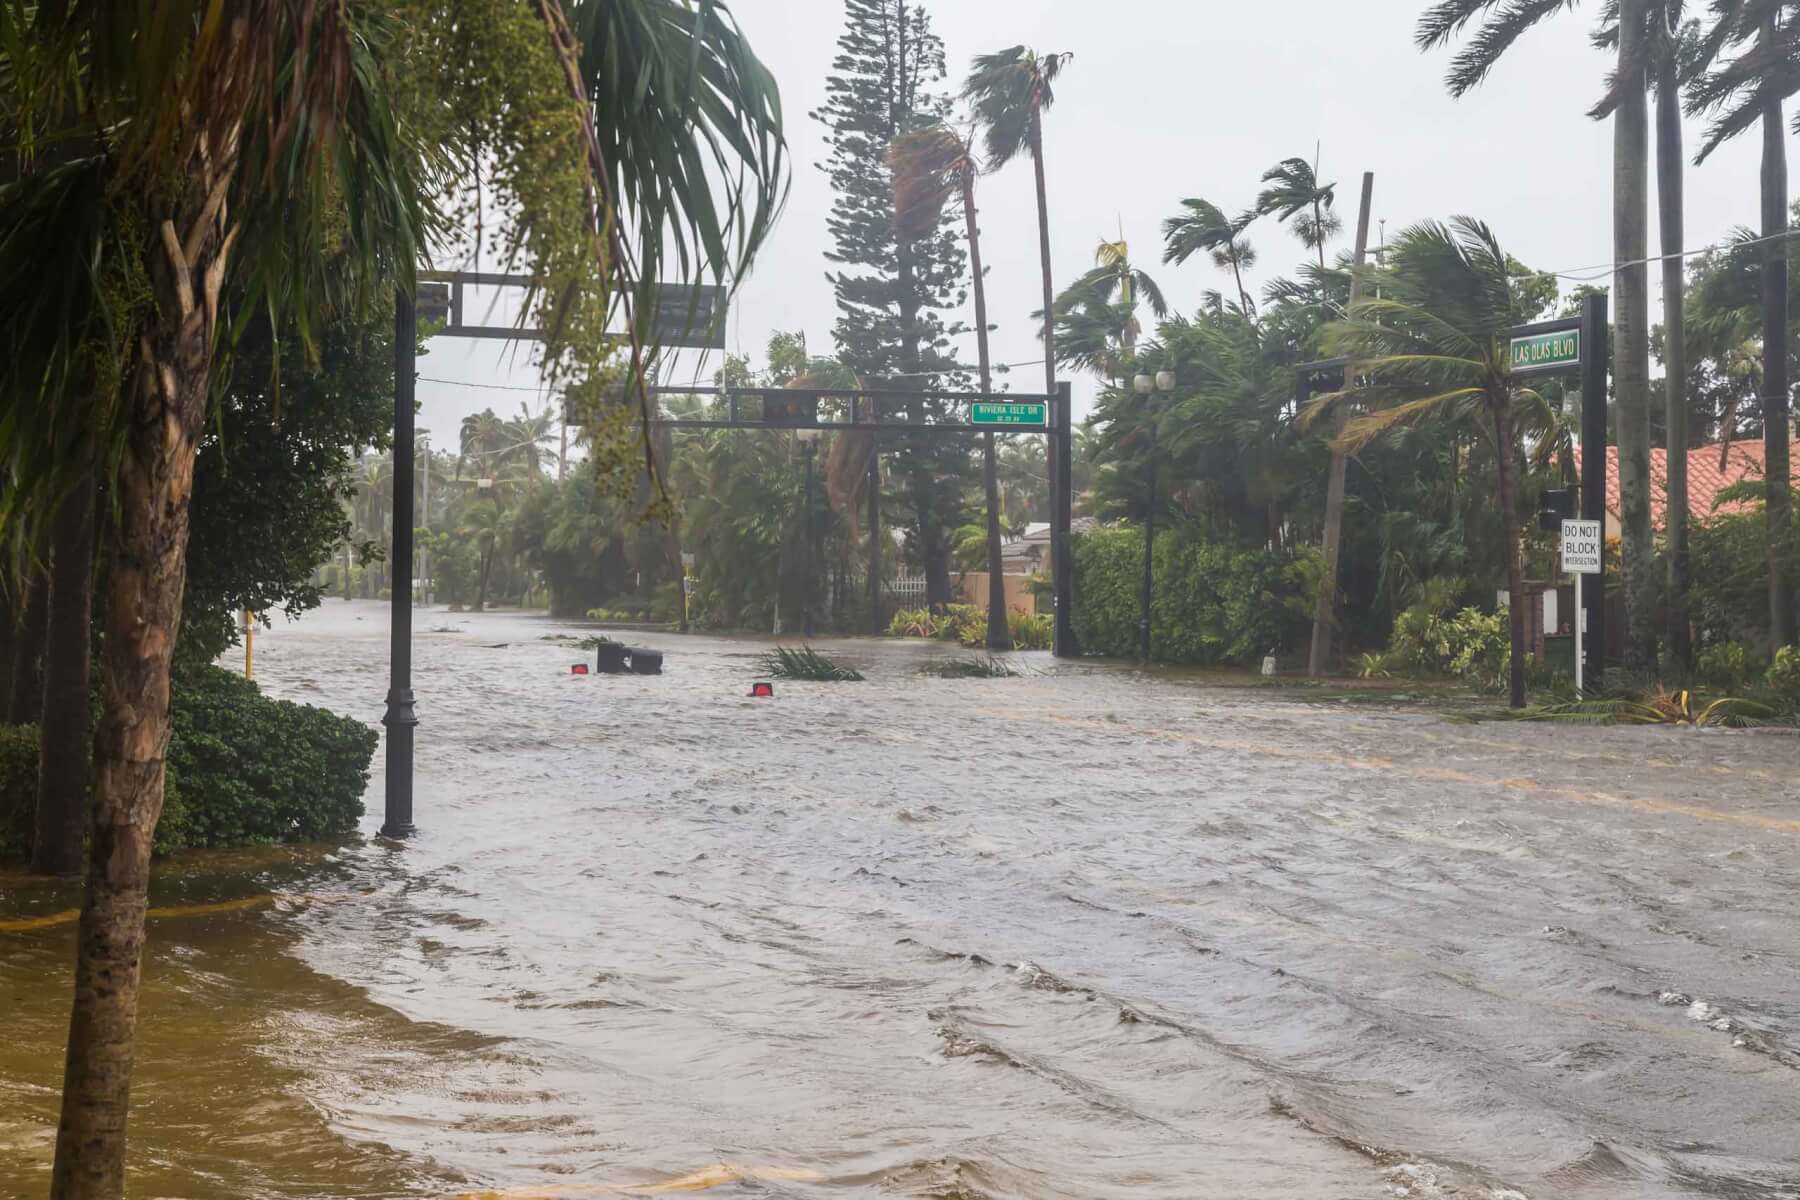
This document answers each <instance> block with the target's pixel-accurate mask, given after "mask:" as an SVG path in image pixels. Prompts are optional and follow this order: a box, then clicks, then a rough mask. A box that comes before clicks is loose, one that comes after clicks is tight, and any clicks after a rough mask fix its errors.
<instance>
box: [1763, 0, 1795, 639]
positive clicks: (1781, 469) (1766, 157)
mask: <svg viewBox="0 0 1800 1200" xmlns="http://www.w3.org/2000/svg"><path fill="white" fill-rule="evenodd" d="M1757 40H1758V41H1759V42H1760V43H1761V45H1762V47H1763V48H1764V49H1765V50H1766V51H1767V52H1769V53H1771V54H1774V53H1776V52H1777V47H1776V29H1775V18H1774V17H1773V16H1771V17H1769V18H1768V19H1767V20H1765V21H1764V22H1763V27H1762V31H1761V34H1760V36H1759V37H1758V39H1757ZM1762 132H1763V157H1762V235H1763V237H1764V238H1765V239H1767V240H1765V241H1764V242H1763V269H1762V338H1763V387H1762V391H1763V471H1764V477H1765V479H1766V481H1767V486H1768V501H1767V505H1766V508H1765V514H1766V517H1767V520H1768V537H1769V642H1770V645H1771V649H1772V651H1773V649H1779V648H1780V647H1782V646H1786V645H1789V644H1791V643H1793V642H1794V641H1795V640H1796V634H1795V628H1794V589H1793V585H1792V584H1791V583H1790V582H1789V579H1788V570H1789V569H1790V562H1789V558H1790V556H1791V553H1792V531H1791V529H1790V526H1791V524H1792V522H1793V518H1794V514H1793V495H1792V492H1791V491H1790V478H1789V477H1790V474H1791V471H1790V467H1789V462H1788V437H1789V430H1788V386H1789V385H1788V352H1789V347H1788V260H1787V254H1788V247H1787V238H1786V234H1787V228H1788V209H1787V206H1788V194H1787V141H1786V138H1787V123H1786V122H1785V121H1783V120H1782V115H1781V94H1780V93H1779V92H1776V91H1773V90H1771V91H1770V92H1769V94H1768V95H1767V97H1766V98H1765V99H1764V101H1763V116H1762Z"/></svg>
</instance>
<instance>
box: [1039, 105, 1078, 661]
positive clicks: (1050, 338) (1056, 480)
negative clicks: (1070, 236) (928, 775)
mask: <svg viewBox="0 0 1800 1200" xmlns="http://www.w3.org/2000/svg"><path fill="white" fill-rule="evenodd" d="M1030 149H1031V170H1032V175H1033V177H1034V179H1035V181H1036V185H1037V211H1038V264H1039V266H1040V267H1041V268H1042V271H1043V284H1044V395H1045V396H1046V397H1054V396H1055V395H1056V284H1055V281H1054V279H1053V277H1052V274H1051V268H1050V194H1049V191H1048V189H1047V188H1046V187H1045V185H1044V118H1043V114H1042V113H1041V112H1039V111H1038V110H1037V109H1035V108H1033V109H1032V110H1031V133H1030ZM1051 403H1052V404H1054V400H1052V401H1051ZM1069 432H1070V434H1071V436H1072V435H1073V430H1071V431H1069ZM1052 441H1054V439H1052ZM1048 450H1049V454H1047V455H1046V456H1045V457H1046V459H1047V460H1048V461H1047V462H1046V464H1045V468H1046V469H1045V472H1044V473H1045V478H1046V480H1047V482H1048V483H1049V485H1050V512H1051V513H1052V514H1053V515H1052V520H1054V519H1055V517H1054V514H1055V513H1056V512H1057V507H1056V498H1057V496H1059V495H1061V494H1062V492H1061V489H1062V488H1063V487H1065V486H1067V485H1066V484H1065V483H1064V481H1063V479H1062V472H1061V471H1059V470H1058V469H1057V462H1056V447H1055V446H1054V445H1051V446H1049V447H1048ZM1065 542H1066V539H1065ZM1071 549H1072V548H1071V547H1070V546H1068V545H1066V544H1058V543H1057V542H1056V541H1055V540H1054V539H1052V542H1051V545H1050V557H1051V562H1052V564H1054V563H1055V562H1059V561H1063V556H1064V555H1066V554H1069V553H1070V552H1071ZM1066 620H1068V621H1072V620H1073V614H1071V615H1070V616H1069V617H1068V618H1066ZM1064 649H1065V647H1061V646H1059V647H1057V651H1058V653H1061V652H1062V651H1063V650H1064ZM1066 649H1068V650H1069V652H1070V653H1076V652H1077V651H1076V648H1075V647H1073V646H1070V647H1066Z"/></svg>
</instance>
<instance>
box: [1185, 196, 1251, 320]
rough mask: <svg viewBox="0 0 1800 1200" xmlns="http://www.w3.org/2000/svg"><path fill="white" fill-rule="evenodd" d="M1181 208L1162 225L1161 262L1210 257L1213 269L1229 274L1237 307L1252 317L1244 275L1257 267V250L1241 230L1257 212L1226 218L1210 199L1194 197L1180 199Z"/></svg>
mask: <svg viewBox="0 0 1800 1200" xmlns="http://www.w3.org/2000/svg"><path fill="white" fill-rule="evenodd" d="M1181 207H1182V208H1183V209H1185V210H1186V211H1185V212H1183V213H1182V214H1181V215H1179V216H1174V217H1170V218H1169V219H1168V220H1166V221H1164V222H1163V245H1164V249H1163V262H1165V263H1169V264H1173V265H1176V266H1179V265H1180V264H1182V263H1185V262H1186V261H1187V260H1188V259H1190V258H1192V257H1193V256H1194V255H1196V254H1198V253H1200V252H1201V251H1205V252H1207V253H1208V254H1210V255H1212V263H1213V266H1215V267H1217V268H1218V269H1219V270H1221V271H1226V270H1229V271H1230V272H1231V278H1232V280H1233V282H1235V283H1236V284H1237V293H1238V307H1239V308H1240V309H1241V310H1242V311H1243V314H1244V315H1245V316H1247V317H1248V316H1251V315H1252V314H1254V313H1255V312H1256V307H1255V305H1253V304H1251V302H1250V293H1249V292H1247V291H1245V290H1244V272H1245V271H1247V270H1249V269H1250V268H1251V267H1254V266H1255V265H1256V248H1255V247H1254V246H1252V245H1251V244H1250V241H1249V239H1248V238H1246V237H1244V231H1245V230H1246V229H1248V228H1249V227H1250V223H1251V222H1252V221H1254V220H1256V218H1257V215H1258V214H1257V212H1256V210H1254V209H1252V210H1251V211H1249V212H1246V213H1242V214H1240V215H1239V216H1236V217H1227V216H1226V215H1225V214H1224V212H1223V211H1221V210H1220V209H1219V207H1218V206H1217V205H1215V204H1213V203H1212V202H1211V201H1210V200H1201V199H1197V198H1195V199H1188V200H1183V201H1182V202H1181Z"/></svg>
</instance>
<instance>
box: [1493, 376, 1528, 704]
mask: <svg viewBox="0 0 1800 1200" xmlns="http://www.w3.org/2000/svg"><path fill="white" fill-rule="evenodd" d="M1493 411H1494V467H1495V474H1496V476H1497V477H1498V479H1499V501H1500V530H1501V538H1502V542H1503V546H1502V553H1504V554H1505V555H1506V595H1507V612H1508V616H1509V617H1510V621H1511V625H1512V636H1511V639H1510V641H1511V652H1510V654H1509V655H1508V659H1509V661H1508V666H1507V672H1506V678H1507V703H1508V704H1510V705H1511V706H1512V707H1513V708H1524V707H1525V568H1524V564H1523V561H1522V559H1521V554H1520V548H1519V514H1518V513H1517V512H1515V511H1513V444H1512V422H1511V420H1510V419H1509V418H1508V415H1507V412H1506V409H1505V408H1503V407H1495V408H1494V410H1493Z"/></svg>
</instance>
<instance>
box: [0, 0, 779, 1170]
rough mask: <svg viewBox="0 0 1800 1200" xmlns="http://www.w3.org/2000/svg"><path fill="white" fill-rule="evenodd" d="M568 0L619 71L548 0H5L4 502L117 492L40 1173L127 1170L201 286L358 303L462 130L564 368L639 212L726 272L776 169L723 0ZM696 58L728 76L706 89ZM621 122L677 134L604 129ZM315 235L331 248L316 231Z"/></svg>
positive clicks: (594, 363) (403, 247)
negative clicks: (82, 144) (90, 468)
mask: <svg viewBox="0 0 1800 1200" xmlns="http://www.w3.org/2000/svg"><path fill="white" fill-rule="evenodd" d="M586 7H587V9H589V10H591V11H588V12H585V13H584V15H585V16H586V18H587V19H586V21H585V22H584V25H583V32H584V34H586V35H588V37H587V48H588V49H589V50H590V51H592V50H594V49H596V43H598V49H599V50H600V51H601V52H602V53H603V54H606V55H608V57H605V58H603V59H602V60H601V61H603V62H606V63H608V64H611V65H610V66H609V67H608V69H606V70H604V71H596V73H595V75H594V76H593V78H594V79H595V80H606V81H608V82H609V83H610V85H611V86H613V87H616V88H618V89H619V93H618V94H619V95H620V96H623V97H625V99H624V101H623V102H621V103H617V104H614V103H611V102H606V103H600V102H595V103H590V98H589V96H588V95H587V93H586V91H585V90H584V88H585V87H586V86H587V82H588V81H586V80H584V78H583V76H582V74H581V72H580V69H579V64H578V62H577V60H576V57H575V55H576V49H577V47H576V43H575V41H574V38H573V36H572V34H571V33H570V30H569V28H568V24H567V22H566V20H565V18H564V15H563V11H562V7H561V5H560V3H559V2H558V0H533V2H532V3H530V4H521V3H511V2H508V0H461V2H460V3H458V4H455V5H445V4H441V3H435V2H431V0H398V2H392V0H390V2H384V3H379V4H377V3H374V2H373V0H340V2H338V3H324V2H322V0H244V2H243V3H238V4H233V5H226V4H224V3H223V0H191V2H188V3H183V2H181V0H171V2H169V3H163V4H157V5H116V4H73V5H69V4H44V5H32V6H28V5H6V6H5V7H4V8H0V78H3V79H5V80H6V81H7V82H8V84H9V92H8V94H7V96H6V97H5V100H4V103H5V105H6V107H5V109H4V111H3V112H0V124H4V125H6V126H7V128H8V131H9V140H13V141H15V143H16V145H17V146H18V148H19V153H20V155H21V157H22V162H21V173H20V175H19V178H18V179H17V180H16V181H15V182H13V183H10V184H8V185H7V186H6V187H4V188H3V189H0V309H4V311H6V312H7V313H8V341H9V345H8V347H7V351H8V352H7V353H5V354H0V405H3V406H4V411H3V412H0V457H3V458H4V459H5V460H6V462H7V464H8V466H9V467H10V469H11V486H10V487H9V488H8V489H7V491H6V493H5V496H4V498H3V499H0V525H3V526H4V528H5V531H6V532H7V533H10V534H13V535H15V536H16V537H19V538H22V539H24V540H27V541H30V542H36V541H38V540H39V539H40V536H41V530H42V527H43V526H42V523H43V522H44V521H45V520H46V519H47V518H48V517H49V516H50V515H52V514H53V513H54V511H55V509H56V507H57V503H58V502H59V501H60V500H61V499H62V498H63V497H64V496H66V495H67V494H68V492H69V491H70V489H71V488H72V487H73V486H74V485H75V481H76V480H78V479H80V478H81V477H82V475H83V472H84V471H85V469H86V466H87V464H91V463H96V462H97V463H99V464H100V465H101V473H102V480H101V482H102V483H103V485H104V486H105V487H106V489H107V491H108V497H109V499H110V502H111V512H112V514H113V519H112V520H111V521H110V522H109V523H108V527H107V536H106V545H105V556H106V560H107V570H106V574H105V576H104V579H105V596H104V601H103V603H102V606H101V607H102V611H103V612H104V614H105V617H104V622H103V624H104V627H105V640H104V643H103V647H104V648H103V652H102V662H101V666H102V680H103V682H102V699H101V717H100V725H99V728H98V731H97V733H96V736H95V739H94V766H95V773H94V777H95V786H94V796H93V809H94V811H93V819H92V821H91V822H90V825H89V831H90V837H89V850H88V872H87V879H86V887H85V890H84V895H83V903H82V910H81V916H80V925H79V935H78V939H77V942H78V947H79V949H78V952H77V959H76V969H75V989H74V991H75V1002H74V1005H73V1009H72V1015H71V1022H70V1031H69V1042H68V1053H67V1059H66V1065H65V1074H64V1088H63V1112H62V1120H61V1123H60V1125H59V1127H58V1133H57V1146H56V1157H55V1163H54V1166H53V1169H52V1181H51V1194H52V1196H53V1197H55V1198H56V1200H87V1198H89V1197H108V1198H110V1197H116V1196H119V1195H121V1194H122V1193H123V1190H124V1175H125V1145H126V1143H125V1127H126V1114H127V1106H128V1099H129V1084H130V1078H131V1067H132V1058H133V1046H134V1041H135V1030H136V1020H137V997H138V984H139V969H140V965H141V957H142V948H143V944H144V914H145V900H146V894H147V886H148V876H149V859H150V847H151V842H152V838H153V836H154V833H155V828H156V824H157V821H158V819H159V817H160V815H161V812H162V805H163V789H164V762H165V755H166V750H167V745H168V737H169V722H168V697H169V684H170V670H171V666H172V660H173V655H174V650H175V644H176V638H177V634H178V629H179V624H180V619H181V609H182V596H183V587H184V583H185V550H186V546H187V540H188V512H189V498H190V492H191V482H192V478H193V471H194V464H195V456H196V453H197V451H198V448H199V445H200V442H201V440H202V437H203V431H204V428H205V422H206V415H207V409H208V404H209V389H210V385H211V383H212V381H213V379H214V378H215V377H216V375H217V373H218V369H219V367H220V366H221V365H222V363H223V361H224V358H225V356H226V355H228V353H229V349H230V342H231V336H230V335H231V331H232V330H233V329H234V328H235V327H236V324H237V317H236V314H235V313H234V312H233V311H230V310H228V309H222V304H224V303H225V302H226V301H227V299H228V297H230V296H232V295H233V294H234V293H233V290H232V289H233V288H235V287H241V288H242V289H243V290H244V295H245V300H244V301H243V304H244V309H245V311H251V312H254V311H257V310H259V309H262V310H266V311H268V312H269V313H270V314H271V316H272V317H273V318H275V319H276V320H277V321H279V320H280V319H281V318H282V317H283V316H285V315H286V314H288V313H290V312H292V313H298V314H301V317H302V325H301V327H302V329H307V328H311V327H312V325H313V324H315V323H319V322H324V321H328V320H329V319H330V315H331V314H332V313H333V312H335V311H355V310H365V311H366V309H367V308H368V306H369V305H370V304H372V303H373V302H374V301H375V299H376V297H383V296H387V295H391V294H392V290H393V289H394V288H395V287H396V286H399V287H402V288H409V287H410V286H411V283H412V278H413V270H414V267H415V264H416V263H417V261H418V259H419V256H420V251H421V249H422V248H423V246H424V245H425V244H426V243H427V242H428V241H430V240H431V239H432V238H433V236H434V235H435V233H436V232H437V231H440V230H443V229H446V228H447V227H448V225H449V221H448V210H449V208H450V207H451V204H450V203H446V202H445V201H446V200H447V198H448V193H449V192H450V191H452V190H454V188H455V186H456V185H457V183H458V182H459V181H460V180H462V179H472V178H473V175H472V174H471V173H470V172H468V171H466V170H465V169H464V168H466V167H467V166H468V164H470V163H473V162H480V163H482V164H484V166H485V167H486V168H487V169H486V170H484V171H482V172H481V173H480V174H481V175H482V176H484V177H485V178H484V184H485V185H486V186H487V187H488V188H489V189H491V190H492V191H496V192H498V193H499V197H500V199H501V201H502V203H501V206H500V207H501V208H502V209H503V210H504V211H507V212H509V213H511V214H513V215H512V217H511V218H510V219H509V221H508V224H507V229H506V232H505V234H504V236H503V241H504V242H505V244H506V250H507V257H509V258H515V259H518V260H522V261H523V262H525V263H526V264H529V266H530V268H531V269H532V271H533V273H534V276H535V278H536V280H537V282H538V284H539V287H538V288H537V290H536V293H535V302H534V313H533V315H534V316H535V317H536V318H538V323H539V324H541V325H542V326H543V327H545V328H547V329H549V330H550V331H551V333H550V336H549V337H548V339H547V340H546V343H545V347H544V349H545V358H544V361H545V363H546V367H547V370H548V373H549V374H550V375H551V376H552V377H556V378H560V377H564V376H567V375H571V374H582V373H585V372H589V371H592V370H594V369H596V368H597V367H598V366H599V365H600V363H601V361H603V359H604V357H610V355H611V354H612V352H613V351H612V344H611V343H610V342H608V341H607V340H606V339H605V338H604V337H603V336H602V335H603V332H604V330H605V328H606V327H607V322H608V318H609V317H610V315H611V313H612V312H613V310H614V309H615V308H616V307H618V302H619V301H620V300H621V298H622V297H624V296H626V295H627V294H629V293H630V292H631V291H632V290H633V289H634V288H635V287H637V285H639V284H641V282H642V279H641V278H640V276H639V272H641V274H642V276H644V277H648V278H649V279H650V280H652V281H654V280H656V279H657V278H658V277H659V272H658V269H657V268H658V266H659V264H660V262H661V260H662V252H663V244H662V242H661V240H660V235H661V233H662V231H663V229H664V227H665V226H666V227H667V229H668V232H669V233H670V235H671V236H672V238H673V239H674V240H676V241H678V242H680V244H681V245H682V246H683V248H684V249H685V250H688V251H689V252H688V253H686V254H684V255H682V256H679V257H678V262H677V263H675V264H671V269H670V270H669V271H666V272H662V274H663V275H670V274H676V273H678V272H677V270H676V268H677V267H678V268H679V273H681V274H693V273H697V272H700V271H703V270H704V271H707V272H709V273H715V274H718V275H722V274H723V273H724V272H725V271H726V270H727V269H730V268H734V267H739V266H741V265H742V263H743V260H745V259H747V257H748V254H749V253H750V251H751V250H752V249H753V247H754V245H755V241H756V237H757V236H758V235H759V234H760V230H761V229H763V228H766V219H764V220H762V221H760V222H759V219H758V218H759V217H762V218H766V215H767V214H768V213H769V212H770V211H771V210H772V209H773V208H774V207H775V204H776V202H777V200H778V198H779V192H780V186H781V183H780V178H779V177H780V172H781V168H780V161H781V160H780V154H779V145H780V110H779V104H778V101H777V100H776V99H775V97H774V92H773V87H772V85H769V84H768V81H767V79H766V75H764V74H762V73H761V68H760V66H759V65H757V64H755V60H754V59H753V58H752V57H750V55H749V53H748V51H747V49H745V48H744V46H743V43H742V39H741V37H740V36H739V35H738V33H737V30H736V28H735V26H734V25H732V24H731V22H730V20H729V18H728V17H727V16H726V15H725V14H724V12H723V10H722V8H721V6H719V5H716V4H713V3H710V2H707V3H702V4H701V5H700V6H699V7H698V8H695V7H694V6H690V5H687V4H680V3H675V2H674V0H611V2H607V3H600V2H598V0H596V2H594V3H591V4H589V5H587V6H586ZM578 11H582V10H578ZM619 67H622V68H623V69H622V70H620V69H618V68H619ZM747 68H754V70H753V71H749V73H746V69H747ZM696 70H700V71H702V72H703V73H709V78H723V79H724V80H725V86H724V87H723V88H720V87H718V86H715V87H714V89H713V91H712V93H711V99H709V101H708V102H706V103H704V104H701V103H699V102H697V101H696V100H695V99H694V95H695V90H696V89H695V88H694V87H693V86H692V83H693V72H694V71H696ZM617 76H624V77H626V78H627V79H629V80H630V81H631V82H630V83H622V82H620V80H619V79H618V78H616V77H617ZM402 80H403V81H405V82H404V83H402V82H399V81H402ZM652 80H661V81H663V82H664V83H668V82H669V81H674V84H675V86H673V87H664V88H660V89H653V88H649V87H647V86H646V85H647V84H648V83H649V82H650V81H652ZM595 99H596V101H599V100H601V99H603V97H596V98H595ZM15 133H16V135H17V136H16V137H14V136H13V135H14V134H15ZM76 133H79V134H80V135H81V136H83V137H87V136H91V137H92V138H93V139H94V141H93V143H92V149H91V151H90V152H87V153H85V154H80V155H78V156H77V157H74V158H71V159H68V160H66V161H56V159H57V158H58V157H60V156H53V155H50V154H47V153H44V148H45V147H59V148H60V147H63V146H67V145H69V144H71V140H72V135H74V134H76ZM639 144H654V145H659V146H663V147H666V148H668V149H669V150H670V151H672V153H673V157H670V156H668V155H665V156H664V157H662V158H652V157H649V156H646V155H638V156H635V157H634V156H631V155H620V154H615V155H613V156H612V157H610V158H606V157H603V154H602V147H603V146H612V147H617V146H620V145H633V146H636V145H639ZM772 148H774V149H773V152H772ZM709 149H710V151H711V152H712V153H713V155H714V156H715V158H716V159H718V160H719V161H721V162H723V163H725V164H727V165H733V164H737V163H740V162H741V163H742V164H743V165H744V168H745V170H744V172H742V173H733V172H729V171H728V172H725V173H724V175H725V182H724V186H725V187H726V188H727V189H728V190H730V191H731V192H734V193H737V194H741V195H742V196H744V198H745V203H744V204H741V205H740V204H738V203H735V202H733V203H730V204H728V205H725V206H719V205H716V204H715V203H714V202H713V201H712V200H711V198H710V197H707V196H704V195H703V193H704V192H705V190H706V188H705V185H704V184H699V183H697V182H696V181H695V180H694V178H693V176H692V174H691V170H692V168H691V165H690V164H693V163H695V162H699V161H703V160H704V159H705V158H706V156H707V153H708V151H709ZM671 166H673V167H674V168H675V171H676V173H677V177H675V178H670V177H669V176H668V175H667V174H666V172H667V171H668V169H669V168H670V167H671ZM646 180H648V181H650V186H648V187H644V186H639V184H640V183H643V182H644V181H646ZM626 214H636V216H637V217H638V219H639V220H640V221H642V222H647V223H648V224H647V226H646V227H648V228H651V229H654V230H657V231H658V234H659V238H658V239H647V240H646V244H640V245H637V246H635V247H632V246H628V245H627V244H626V242H625V239H624V237H623V235H622V234H621V233H620V232H619V230H618V227H617V224H616V223H615V221H614V218H615V216H624V215H626ZM652 242H653V243H654V244H650V243H652ZM328 247H331V248H338V249H341V250H342V251H343V253H342V254H341V255H340V256H339V257H338V258H337V259H336V260H333V259H332V258H331V256H330V255H328V254H327V253H326V251H327V248H328ZM692 248H698V249H697V253H696V252H694V251H693V249H692ZM328 263H329V266H327V264H328Z"/></svg>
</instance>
